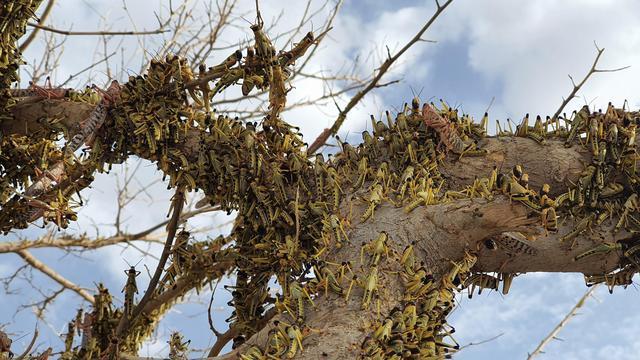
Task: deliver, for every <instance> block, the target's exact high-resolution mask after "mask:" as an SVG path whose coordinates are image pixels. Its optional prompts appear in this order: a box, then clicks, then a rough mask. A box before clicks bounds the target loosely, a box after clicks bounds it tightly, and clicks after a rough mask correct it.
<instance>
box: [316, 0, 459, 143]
mask: <svg viewBox="0 0 640 360" xmlns="http://www.w3.org/2000/svg"><path fill="white" fill-rule="evenodd" d="M452 1H453V0H447V1H446V2H445V3H444V4H442V5H440V4H439V3H438V2H437V1H436V5H437V9H436V12H435V13H434V14H433V15H432V16H431V18H430V19H429V21H427V23H426V24H424V26H423V27H422V29H420V31H418V33H417V34H416V35H415V36H414V37H413V38H412V39H411V40H410V41H409V42H408V43H407V44H406V45H405V46H404V47H403V48H402V49H400V51H398V52H397V53H396V54H395V55H393V56H389V57H388V58H387V60H385V61H384V62H383V63H382V65H381V66H380V68H379V69H378V74H376V76H374V77H373V79H372V80H371V82H369V84H368V85H367V86H366V87H365V88H364V89H362V90H360V91H359V92H358V93H357V94H356V95H355V96H354V97H352V98H351V100H350V101H349V103H348V104H347V106H346V107H345V108H344V109H343V110H341V111H340V114H338V118H337V119H336V120H335V122H334V123H333V125H332V126H331V128H329V129H325V130H324V131H323V132H322V133H321V134H320V135H319V136H318V137H317V138H316V139H315V141H314V142H313V143H312V144H311V146H309V149H308V150H307V154H309V155H311V154H313V153H314V152H316V150H318V149H319V148H320V147H322V146H323V145H324V143H325V142H326V141H327V139H328V138H329V136H331V135H335V134H337V133H338V130H339V129H340V127H341V126H342V123H344V120H345V119H346V118H347V114H348V113H349V111H351V109H353V108H354V107H355V106H356V105H357V104H358V102H360V100H362V98H364V96H365V95H366V94H367V93H368V92H369V91H371V90H373V89H375V88H376V87H378V82H379V81H380V79H381V78H382V76H383V75H384V74H385V73H386V72H387V71H388V70H389V68H390V67H391V65H392V64H393V63H394V62H395V61H396V60H398V59H399V58H400V56H402V55H403V54H404V53H405V52H406V51H407V50H409V48H410V47H411V46H413V45H414V44H415V43H417V42H419V41H423V40H424V39H422V35H423V34H424V32H425V31H427V29H428V28H429V27H430V26H431V24H433V22H434V21H435V20H436V19H437V18H438V16H439V15H440V14H441V13H442V12H443V11H444V9H446V8H447V6H449V4H451V2H452Z"/></svg>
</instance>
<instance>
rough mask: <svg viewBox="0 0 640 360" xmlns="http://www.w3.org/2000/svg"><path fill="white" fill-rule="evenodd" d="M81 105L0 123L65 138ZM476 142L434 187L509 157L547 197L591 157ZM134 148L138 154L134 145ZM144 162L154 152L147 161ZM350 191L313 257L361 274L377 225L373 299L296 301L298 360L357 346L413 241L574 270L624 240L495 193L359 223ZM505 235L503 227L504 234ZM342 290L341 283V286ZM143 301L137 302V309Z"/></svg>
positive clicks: (624, 235)
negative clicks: (340, 224)
mask: <svg viewBox="0 0 640 360" xmlns="http://www.w3.org/2000/svg"><path fill="white" fill-rule="evenodd" d="M90 110H91V107H90V106H88V105H87V104H82V103H74V102H66V101H61V100H44V101H41V102H37V103H34V104H31V105H29V106H17V107H16V108H15V111H14V115H15V116H16V120H17V123H18V124H19V125H15V124H14V125H13V126H10V127H9V126H8V125H4V124H3V126H4V128H3V129H2V130H3V131H5V133H11V132H14V133H24V132H22V131H24V129H34V128H35V125H33V124H36V123H37V119H38V118H40V117H42V116H51V115H52V114H54V113H64V114H66V116H65V119H66V120H65V121H66V122H68V124H69V129H70V136H73V131H74V129H77V126H74V123H75V122H76V121H79V120H80V119H82V118H83V117H84V116H85V115H86V114H87V113H88V112H89V111H90ZM190 131H191V132H192V133H191V134H190V135H189V137H188V139H187V141H185V142H184V143H183V144H181V145H180V149H181V150H182V151H183V152H184V153H185V156H187V157H188V158H197V151H198V147H197V141H198V138H199V134H198V130H195V129H192V130H190ZM480 146H481V148H483V149H487V150H488V153H487V155H485V156H478V157H462V158H459V156H458V155H455V154H451V153H450V154H449V155H448V157H447V158H446V159H445V160H444V162H443V163H442V164H441V165H440V172H441V174H442V175H443V177H444V179H445V180H446V181H445V189H444V190H460V189H461V188H463V187H464V186H467V185H469V184H471V183H472V182H473V181H474V179H475V178H481V177H487V176H489V173H490V172H491V169H492V168H493V167H497V168H502V169H504V170H505V171H508V170H509V169H511V168H512V167H513V166H514V165H516V164H519V165H522V167H523V168H524V169H526V172H527V173H528V174H529V175H530V177H529V185H530V187H531V188H532V189H539V188H540V187H541V186H542V185H543V184H545V183H546V184H549V185H550V186H551V193H550V194H551V195H552V196H556V195H558V194H560V193H563V192H565V191H566V190H567V188H568V187H569V186H571V184H572V183H575V182H576V181H577V179H578V177H579V175H580V173H581V172H582V171H583V170H584V167H585V164H589V163H590V162H591V160H592V159H591V154H590V153H589V152H588V151H586V150H584V149H583V148H582V147H581V146H574V147H565V146H564V139H554V138H550V139H547V140H546V144H544V145H541V144H539V143H537V142H535V141H533V140H531V139H528V138H519V137H503V138H495V137H487V138H484V139H483V140H481V142H480ZM136 155H138V156H141V157H144V156H145V154H144V152H138V153H136ZM149 160H154V159H149ZM357 195H358V194H351V195H350V196H349V195H348V196H347V197H346V199H345V200H344V201H343V202H342V205H341V213H342V214H349V216H348V223H350V227H349V228H348V229H347V234H348V237H349V241H347V242H346V243H344V244H343V245H342V246H341V247H335V248H334V249H331V250H329V251H328V252H327V253H326V254H324V255H323V259H324V260H326V261H331V262H333V263H337V264H341V263H343V262H350V263H351V264H353V271H354V273H355V274H356V275H357V276H358V278H359V279H360V280H361V282H362V280H363V279H366V278H367V276H368V273H369V272H370V271H371V267H370V266H368V265H366V262H365V264H362V263H361V261H360V251H361V246H362V245H363V244H365V243H367V242H369V241H371V240H372V239H375V238H376V237H377V236H378V234H379V233H380V232H382V231H385V232H387V233H388V235H389V239H390V241H389V244H388V245H389V248H390V252H389V256H388V257H384V256H383V259H382V260H381V261H380V264H379V266H378V268H379V280H378V289H379V290H378V296H379V303H380V305H379V308H378V301H377V300H376V301H374V304H373V305H372V306H370V307H369V309H366V310H363V309H362V294H363V292H364V290H363V288H362V286H360V285H354V287H353V291H352V293H351V296H350V298H349V300H348V301H346V300H345V299H344V297H343V296H341V295H337V294H333V293H330V292H329V293H327V294H323V293H321V294H319V295H318V296H317V297H316V298H315V299H314V303H315V304H314V306H312V305H311V304H307V305H306V306H305V310H306V319H305V325H306V326H308V331H307V332H308V333H307V334H306V336H305V339H304V342H303V345H304V351H303V352H302V353H301V354H299V355H298V357H299V358H303V359H324V358H355V357H357V356H358V354H360V351H361V350H360V346H361V344H362V342H363V340H364V339H365V338H366V337H367V336H368V335H370V334H371V333H372V332H373V331H374V329H375V327H376V326H378V324H380V322H381V321H382V320H383V319H384V317H385V316H386V315H388V314H389V313H390V311H391V310H392V309H393V308H394V307H396V306H399V305H400V304H401V302H402V301H403V295H404V292H405V288H404V285H403V281H402V279H401V276H400V273H401V268H400V265H399V261H398V260H399V256H400V254H401V253H402V251H403V249H404V248H405V247H406V246H408V245H410V244H412V242H415V252H416V255H417V256H418V260H419V261H421V262H423V263H424V266H425V267H426V268H427V269H429V270H430V271H431V272H432V273H433V274H434V276H436V277H438V276H440V275H442V274H443V273H444V271H446V270H447V269H448V268H449V267H450V264H451V261H458V260H460V259H461V258H462V256H463V254H464V253H465V251H472V252H474V253H475V254H477V256H478V261H477V263H476V265H475V267H474V268H473V271H477V272H502V273H513V274H516V273H526V272H536V271H545V272H580V273H584V274H602V273H608V272H610V271H613V270H615V269H617V268H619V267H620V264H621V255H620V254H619V253H618V252H616V251H611V252H609V253H607V254H604V255H597V256H590V257H588V258H585V259H581V260H580V261H574V257H575V256H576V255H578V254H580V253H583V252H584V251H586V250H588V249H590V248H592V247H593V246H594V245H596V244H599V243H602V242H609V243H615V242H616V241H624V240H630V239H632V238H633V236H632V234H630V233H628V232H627V231H625V230H622V231H620V232H617V233H614V232H613V231H612V228H613V225H614V224H613V223H612V222H611V221H606V222H605V223H604V224H602V225H601V226H598V227H594V228H593V229H587V230H586V231H584V232H583V233H582V234H579V235H578V236H576V237H574V238H572V239H571V240H567V241H562V240H561V238H562V237H563V236H564V235H566V234H567V233H569V232H571V231H572V230H573V229H574V226H575V225H576V222H577V221H579V220H580V219H573V218H571V217H570V216H569V215H568V214H567V213H562V214H560V215H561V218H560V219H559V224H560V226H559V227H558V232H557V233H552V234H546V233H545V231H544V230H543V229H542V227H541V221H540V216H539V214H536V213H534V212H533V211H531V210H529V209H528V208H527V207H525V206H524V205H523V204H522V203H520V202H518V201H515V200H514V201H510V200H509V198H508V197H506V196H504V195H495V196H494V197H493V199H491V200H487V199H480V198H477V199H461V200H456V201H449V202H444V203H440V204H437V205H429V206H421V207H418V208H416V209H415V210H413V211H411V212H408V213H407V212H406V211H405V210H404V209H403V208H396V207H394V206H392V205H390V204H386V203H383V204H381V205H379V206H377V208H376V209H375V213H374V216H373V217H372V218H371V219H368V220H367V221H365V222H360V220H359V219H360V215H361V214H362V213H363V212H364V211H365V209H366V207H367V205H368V203H367V202H366V201H361V200H359V198H358V196H357ZM510 233H512V234H513V233H516V234H517V233H520V234H524V235H525V236H526V239H521V240H520V241H521V242H524V243H526V244H527V246H528V248H529V249H533V250H529V251H527V252H520V253H518V252H514V251H513V249H509V248H503V247H500V246H499V247H498V249H495V250H490V249H488V248H487V246H485V241H486V240H487V239H493V238H496V237H500V236H509V234H510ZM505 234H506V235H505ZM196 283H198V284H200V283H201V282H199V281H195V282H192V283H189V282H184V283H181V284H180V287H179V288H177V289H176V291H175V294H168V295H167V296H170V297H171V298H172V299H173V298H175V296H176V295H178V296H179V295H181V294H184V293H185V292H186V291H187V290H188V289H189V288H190V286H194V285H195V284H196ZM341 286H342V287H343V288H347V287H348V286H349V283H348V282H343V283H342V284H341ZM161 301H162V299H155V300H153V301H152V302H150V303H149V304H148V305H149V306H150V305H154V306H156V305H158V304H160V303H161ZM147 310H151V309H145V311H147ZM274 320H278V321H281V322H288V323H291V322H293V321H294V320H292V319H291V318H290V317H289V315H277V316H276V317H275V318H274ZM273 327H274V322H273V321H271V322H269V324H268V325H266V326H265V327H264V328H263V329H262V330H260V331H259V332H258V333H256V334H255V335H254V336H253V337H252V338H251V339H249V340H248V341H247V342H246V343H245V345H243V346H241V347H240V348H238V349H237V350H235V351H233V352H232V353H230V354H227V355H223V356H221V357H219V358H221V359H231V358H235V357H236V356H237V354H238V352H241V351H243V350H244V349H246V348H247V347H248V346H249V345H258V346H261V347H264V346H265V345H266V342H267V338H268V334H269V331H270V330H271V329H272V328H273Z"/></svg>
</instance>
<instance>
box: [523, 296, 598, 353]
mask: <svg viewBox="0 0 640 360" xmlns="http://www.w3.org/2000/svg"><path fill="white" fill-rule="evenodd" d="M597 288H598V284H596V285H594V286H592V287H590V288H589V290H587V291H586V292H585V293H584V295H582V297H581V298H580V300H578V302H577V303H576V304H575V305H574V306H573V308H571V310H570V311H569V313H567V315H566V316H565V317H564V318H563V319H562V320H561V321H560V323H559V324H558V325H556V327H554V328H553V330H551V332H550V333H549V335H547V336H546V337H545V338H544V339H542V341H541V342H540V344H538V346H537V347H536V348H535V350H533V352H532V353H531V354H529V356H528V357H527V360H531V359H533V358H534V357H536V356H538V355H540V354H543V353H544V351H543V349H544V347H545V346H546V345H547V344H548V343H550V342H551V341H552V340H557V339H558V333H560V330H562V328H563V327H565V326H566V325H567V324H568V323H569V321H571V319H572V318H573V317H574V316H576V315H577V314H578V310H579V309H580V308H581V307H582V306H584V303H585V302H586V301H587V299H588V298H589V297H590V296H591V295H592V294H593V292H594V291H595V290H596V289H597Z"/></svg>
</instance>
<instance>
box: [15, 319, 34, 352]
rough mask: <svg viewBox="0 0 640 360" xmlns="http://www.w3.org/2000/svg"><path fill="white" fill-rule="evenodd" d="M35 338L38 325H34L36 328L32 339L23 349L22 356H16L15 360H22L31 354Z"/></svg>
mask: <svg viewBox="0 0 640 360" xmlns="http://www.w3.org/2000/svg"><path fill="white" fill-rule="evenodd" d="M37 338H38V324H36V328H35V329H34V330H33V337H32V338H31V342H29V345H28V346H27V348H26V349H24V351H23V352H22V354H20V356H18V357H17V358H16V359H15V360H22V359H24V358H26V357H27V355H29V353H30V352H31V349H33V345H34V344H35V343H36V339H37Z"/></svg>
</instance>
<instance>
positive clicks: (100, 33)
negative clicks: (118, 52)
mask: <svg viewBox="0 0 640 360" xmlns="http://www.w3.org/2000/svg"><path fill="white" fill-rule="evenodd" d="M27 25H29V26H31V27H34V28H36V29H40V30H44V31H48V32H52V33H55V34H60V35H67V36H87V35H90V36H94V35H97V36H105V35H109V36H110V35H154V34H162V33H166V32H168V31H169V29H162V28H159V29H155V30H149V31H69V30H60V29H55V28H52V27H49V26H44V25H40V24H36V23H32V22H29V23H27Z"/></svg>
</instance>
